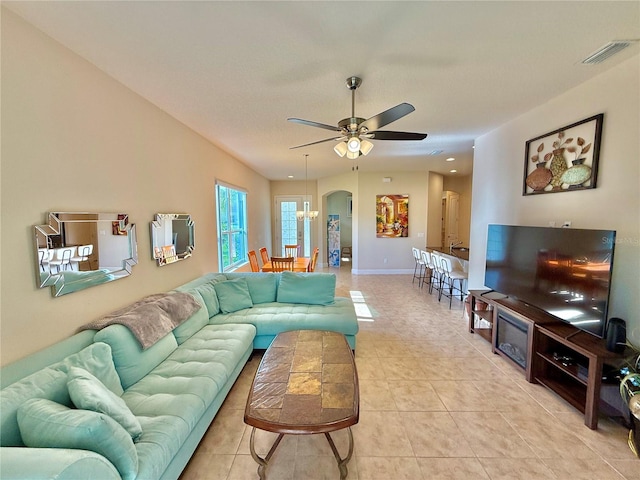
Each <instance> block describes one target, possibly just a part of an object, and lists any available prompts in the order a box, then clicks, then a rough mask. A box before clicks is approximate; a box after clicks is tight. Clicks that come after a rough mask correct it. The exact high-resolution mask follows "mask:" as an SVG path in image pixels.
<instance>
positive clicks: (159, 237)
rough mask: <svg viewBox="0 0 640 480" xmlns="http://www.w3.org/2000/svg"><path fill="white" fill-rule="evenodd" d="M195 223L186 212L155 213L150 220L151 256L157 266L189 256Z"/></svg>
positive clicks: (193, 244)
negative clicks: (153, 217) (151, 220)
mask: <svg viewBox="0 0 640 480" xmlns="http://www.w3.org/2000/svg"><path fill="white" fill-rule="evenodd" d="M194 238H195V225H194V223H193V221H192V220H191V215H188V214H186V213H156V217H155V220H154V221H153V222H151V256H152V258H153V259H154V260H155V261H156V262H157V264H158V266H162V265H167V264H169V263H174V262H177V261H179V260H184V259H185V258H189V257H190V256H191V254H192V252H193V249H194V248H195V243H194Z"/></svg>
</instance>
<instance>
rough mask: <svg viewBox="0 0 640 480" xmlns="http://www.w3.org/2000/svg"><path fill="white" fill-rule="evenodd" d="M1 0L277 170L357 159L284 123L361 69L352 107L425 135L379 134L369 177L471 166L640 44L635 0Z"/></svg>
mask: <svg viewBox="0 0 640 480" xmlns="http://www.w3.org/2000/svg"><path fill="white" fill-rule="evenodd" d="M3 5H5V6H7V7H8V8H9V9H10V10H12V11H14V12H15V13H17V14H19V15H20V16H22V17H23V18H25V19H26V20H27V21H28V22H30V23H32V24H33V25H35V26H36V27H37V28H39V29H40V30H42V31H44V32H45V33H47V34H48V35H50V36H51V37H53V38H54V39H56V40H57V41H59V42H60V43H62V44H63V45H65V46H67V47H68V48H69V49H71V50H73V51H74V52H76V53H78V54H79V55H81V56H82V57H84V58H86V59H87V60H89V61H90V62H91V63H93V64H95V65H96V66H97V67H99V68H100V69H102V70H104V71H105V72H107V73H108V74H109V75H111V76H112V77H114V78H116V79H117V80H119V81H120V82H122V83H123V84H124V85H126V86H127V87H129V88H131V89H132V90H134V91H135V92H137V93H138V94H140V95H141V96H143V97H145V98H146V99H148V100H149V101H150V102H152V103H154V104H155V105H157V106H158V107H160V108H161V109H163V110H164V111H166V112H168V113H169V114H170V115H172V116H173V117H175V118H177V119H178V120H180V121H181V122H183V123H184V124H186V125H188V126H189V127H191V128H192V129H193V130H195V131H197V132H199V133H200V134H201V135H203V136H204V137H206V138H207V139H209V140H210V141H211V142H213V143H215V144H216V145H218V146H220V147H221V148H223V149H224V150H226V151H228V152H230V153H231V154H233V155H234V156H235V157H237V158H238V159H239V160H241V161H242V162H244V163H246V164H247V165H249V166H251V167H252V168H253V169H254V170H256V171H257V172H259V173H261V174H262V175H264V176H265V177H267V178H269V179H273V180H278V179H286V177H287V175H294V176H295V177H296V178H304V157H303V155H304V154H305V153H307V154H309V178H319V177H325V176H330V175H336V174H339V173H343V172H348V171H350V170H351V168H352V166H353V165H354V161H352V160H347V159H346V158H340V157H338V156H337V155H336V154H335V153H334V152H333V148H332V147H333V143H332V142H327V143H321V144H318V145H314V146H310V147H307V148H303V149H297V150H290V149H289V147H292V146H295V145H300V144H304V143H307V142H313V141H317V140H322V139H325V138H329V137H331V136H332V134H331V132H329V131H327V130H322V129H319V128H313V127H309V126H303V125H298V124H294V123H290V122H287V120H286V119H287V118H288V117H298V118H303V119H307V120H313V121H316V122H320V123H325V124H331V125H334V124H337V123H338V121H339V120H341V119H343V118H345V117H349V116H350V113H351V93H350V91H349V90H348V89H347V87H346V86H345V80H346V79H347V77H349V76H352V75H357V76H360V77H362V79H363V84H362V86H361V87H360V88H359V89H358V90H357V92H356V106H355V108H356V111H355V113H356V116H359V117H364V118H369V117H371V116H373V115H376V114H378V113H380V112H381V111H383V110H387V109H388V108H391V107H393V106H395V105H397V104H399V103H401V102H408V103H411V104H412V105H414V106H415V108H416V111H415V112H413V113H411V114H409V115H407V116H406V117H404V118H402V119H400V120H398V121H397V122H394V123H392V124H390V125H388V126H387V127H385V128H384V130H399V131H409V132H424V133H428V134H429V136H428V137H427V139H426V140H423V141H421V142H398V141H375V140H374V145H375V146H374V148H373V150H372V152H371V153H370V154H369V155H368V156H367V157H360V159H358V160H357V161H356V163H357V165H358V167H359V170H360V171H361V172H363V171H364V172H373V171H376V172H385V171H426V170H431V171H437V172H441V173H448V172H449V170H450V169H451V168H457V169H458V172H459V173H458V175H460V174H468V173H470V172H471V164H472V157H473V150H472V145H473V142H474V139H475V138H476V137H478V136H479V135H482V134H484V133H487V132H489V131H491V130H492V129H494V128H496V127H498V126H500V125H501V124H503V123H505V122H507V121H509V120H510V119H512V118H514V117H517V116H518V115H521V114H523V113H524V112H526V111H528V110H530V109H532V108H534V107H536V106H537V105H540V104H542V103H544V102H546V101H548V100H549V99H551V98H553V97H554V96H556V95H558V94H560V93H562V92H564V91H566V90H568V89H570V88H572V87H574V86H576V85H578V84H580V83H582V82H584V81H586V80H587V79H589V78H591V77H593V76H594V75H597V74H598V73H600V72H602V71H604V70H606V69H608V68H611V67H612V66H614V65H616V64H617V63H619V62H620V61H623V60H625V59H627V58H629V57H631V56H632V55H634V54H637V53H638V49H639V47H638V44H635V45H633V46H631V47H629V48H627V49H626V50H624V51H623V52H621V53H620V54H618V55H616V56H615V57H613V58H611V59H610V60H608V61H607V62H605V63H603V64H600V65H596V66H587V65H582V64H581V63H580V61H581V60H582V59H583V58H585V57H586V56H588V55H589V54H590V53H592V52H594V51H595V50H597V49H598V48H600V47H601V46H602V45H604V44H606V43H607V42H609V41H611V40H620V39H640V2H637V1H623V2H612V1H604V2H577V1H569V2H556V1H554V2H523V1H508V2H484V1H475V2H473V1H472V2H464V1H451V2H445V1H429V2H427V1H425V2H344V1H340V2H338V1H325V2H272V1H258V2H244V1H234V2H211V1H194V2H187V1H174V2H171V1H140V2H132V1H120V2H116V1H72V2H60V1H50V2H34V1H25V2H6V1H5V2H3ZM593 113H594V114H595V113H600V112H595V111H594V112H593ZM577 120H579V119H577V118H562V117H560V118H550V119H549V130H552V129H554V128H557V127H559V126H562V125H564V124H567V123H571V122H573V121H577ZM542 133H545V132H537V131H536V132H531V135H532V137H533V136H536V135H538V134H542ZM522 140H523V148H524V141H526V140H527V139H522ZM434 150H442V151H443V153H442V154H439V155H430V154H429V153H430V152H433V151H434ZM448 157H455V158H456V161H454V162H450V163H447V162H446V161H445V159H446V158H448ZM212 161H214V160H213V159H212Z"/></svg>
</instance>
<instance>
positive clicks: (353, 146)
mask: <svg viewBox="0 0 640 480" xmlns="http://www.w3.org/2000/svg"><path fill="white" fill-rule="evenodd" d="M347 148H348V149H349V151H350V152H356V153H357V152H359V151H360V139H359V138H358V137H355V136H354V137H351V138H350V139H349V141H348V142H347Z"/></svg>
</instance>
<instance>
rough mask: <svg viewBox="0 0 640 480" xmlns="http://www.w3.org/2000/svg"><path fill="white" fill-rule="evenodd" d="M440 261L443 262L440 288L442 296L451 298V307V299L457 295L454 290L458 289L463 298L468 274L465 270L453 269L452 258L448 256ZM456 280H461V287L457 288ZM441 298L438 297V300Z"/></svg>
mask: <svg viewBox="0 0 640 480" xmlns="http://www.w3.org/2000/svg"><path fill="white" fill-rule="evenodd" d="M440 263H441V264H442V288H441V289H440V296H442V295H444V296H445V297H447V298H449V308H451V301H452V300H453V297H454V296H455V295H456V294H455V293H454V291H456V290H457V291H458V292H459V293H460V301H462V300H463V298H462V296H463V293H464V292H463V290H462V288H463V285H464V282H465V281H466V280H467V274H466V273H464V272H459V271H457V270H453V268H451V260H449V259H448V258H447V257H440ZM456 281H458V282H459V285H460V286H459V287H457V288H456ZM439 300H440V298H438V301H439Z"/></svg>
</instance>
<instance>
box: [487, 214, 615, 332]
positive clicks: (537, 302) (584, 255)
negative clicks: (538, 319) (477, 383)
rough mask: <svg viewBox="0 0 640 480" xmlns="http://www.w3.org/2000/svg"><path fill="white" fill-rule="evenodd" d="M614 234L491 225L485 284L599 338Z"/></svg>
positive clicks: (603, 329) (572, 229)
mask: <svg viewBox="0 0 640 480" xmlns="http://www.w3.org/2000/svg"><path fill="white" fill-rule="evenodd" d="M615 237H616V232H615V231H613V230H584V229H575V228H546V227H528V226H513V225H489V229H488V234H487V263H486V271H485V277H484V283H485V285H486V286H487V287H488V288H490V289H491V290H494V291H496V292H499V293H501V294H503V295H507V296H508V297H510V298H514V299H516V300H519V301H521V302H524V303H526V304H528V305H530V306H533V307H536V308H539V309H541V310H543V311H545V312H546V313H548V314H550V315H553V316H554V317H556V318H558V319H559V320H563V321H565V322H567V323H570V324H571V325H573V326H575V327H577V328H579V329H581V330H584V331H586V332H589V333H591V334H593V335H595V336H598V337H603V336H604V335H605V327H606V321H607V308H608V305H609V291H610V289H611V272H612V268H613V251H614V248H615Z"/></svg>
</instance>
